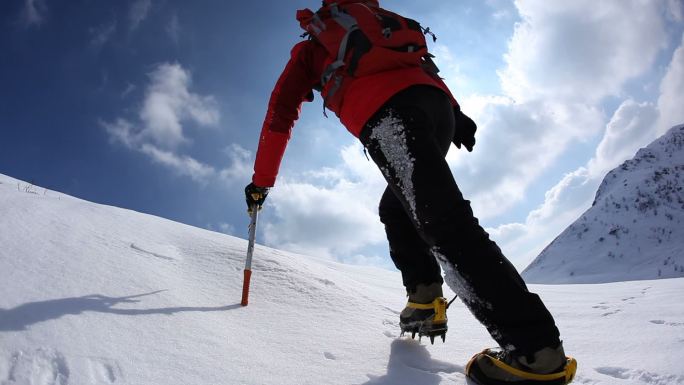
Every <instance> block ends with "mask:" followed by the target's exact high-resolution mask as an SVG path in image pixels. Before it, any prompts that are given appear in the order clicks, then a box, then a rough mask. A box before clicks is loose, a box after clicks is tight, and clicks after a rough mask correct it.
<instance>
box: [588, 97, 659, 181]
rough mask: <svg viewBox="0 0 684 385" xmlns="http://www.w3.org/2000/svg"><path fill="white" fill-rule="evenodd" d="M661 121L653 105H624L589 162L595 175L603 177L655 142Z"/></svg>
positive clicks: (611, 122)
mask: <svg viewBox="0 0 684 385" xmlns="http://www.w3.org/2000/svg"><path fill="white" fill-rule="evenodd" d="M657 118H658V111H657V110H656V108H655V106H654V105H653V104H650V103H646V102H644V103H637V102H635V101H633V100H631V99H628V100H626V101H624V102H623V103H622V104H621V105H620V107H618V109H617V111H615V114H614V115H613V118H612V119H611V120H610V122H609V123H608V126H607V127H606V132H605V134H604V136H603V140H601V143H599V145H598V148H597V149H596V155H595V157H594V158H593V159H592V160H591V161H590V162H589V166H588V168H589V171H590V172H591V174H592V175H594V176H598V177H602V176H603V175H604V174H605V173H606V172H608V171H610V170H612V169H613V168H615V167H617V166H618V165H619V164H620V163H622V162H623V161H625V159H629V158H631V157H632V156H634V154H635V153H636V151H637V150H638V149H639V148H641V147H643V146H644V145H645V144H647V143H649V142H651V141H652V140H653V139H655V138H656V132H655V130H654V127H655V122H656V119H657Z"/></svg>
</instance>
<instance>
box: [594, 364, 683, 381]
mask: <svg viewBox="0 0 684 385" xmlns="http://www.w3.org/2000/svg"><path fill="white" fill-rule="evenodd" d="M594 370H595V371H596V372H597V373H600V374H603V375H606V376H609V377H613V378H616V379H619V380H629V381H630V383H636V382H637V381H638V382H639V383H646V384H681V383H683V382H684V376H681V375H676V374H662V373H653V372H648V371H645V370H639V369H627V368H620V367H612V366H604V367H599V368H594Z"/></svg>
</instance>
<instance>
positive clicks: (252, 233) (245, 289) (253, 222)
mask: <svg viewBox="0 0 684 385" xmlns="http://www.w3.org/2000/svg"><path fill="white" fill-rule="evenodd" d="M249 214H250V218H251V219H250V221H249V242H248V244H247V260H246V261H245V277H244V280H243V282H242V301H241V302H240V305H242V306H247V303H248V302H249V280H250V278H251V277H252V255H253V254H254V238H256V226H257V217H258V216H259V209H258V208H257V205H253V206H252V207H251V208H250V213H249Z"/></svg>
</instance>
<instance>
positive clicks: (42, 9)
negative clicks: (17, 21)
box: [22, 0, 47, 26]
mask: <svg viewBox="0 0 684 385" xmlns="http://www.w3.org/2000/svg"><path fill="white" fill-rule="evenodd" d="M46 14H47V6H46V5H45V0H24V9H23V10H22V17H23V21H24V23H25V25H26V26H32V25H41V24H43V21H44V20H45V17H46Z"/></svg>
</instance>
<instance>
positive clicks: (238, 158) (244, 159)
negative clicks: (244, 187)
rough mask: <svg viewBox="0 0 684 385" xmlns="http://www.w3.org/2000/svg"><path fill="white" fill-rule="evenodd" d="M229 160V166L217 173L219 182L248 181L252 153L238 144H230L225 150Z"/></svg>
mask: <svg viewBox="0 0 684 385" xmlns="http://www.w3.org/2000/svg"><path fill="white" fill-rule="evenodd" d="M224 152H225V154H226V155H227V156H228V159H230V166H229V167H226V168H224V169H222V170H221V171H220V172H219V177H220V178H221V180H223V181H225V182H228V183H233V182H239V181H246V180H250V179H251V177H252V165H253V162H252V153H251V152H250V151H248V150H246V149H244V148H243V147H241V146H240V145H238V144H231V145H230V146H228V147H227V148H226V149H225V151H224Z"/></svg>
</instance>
